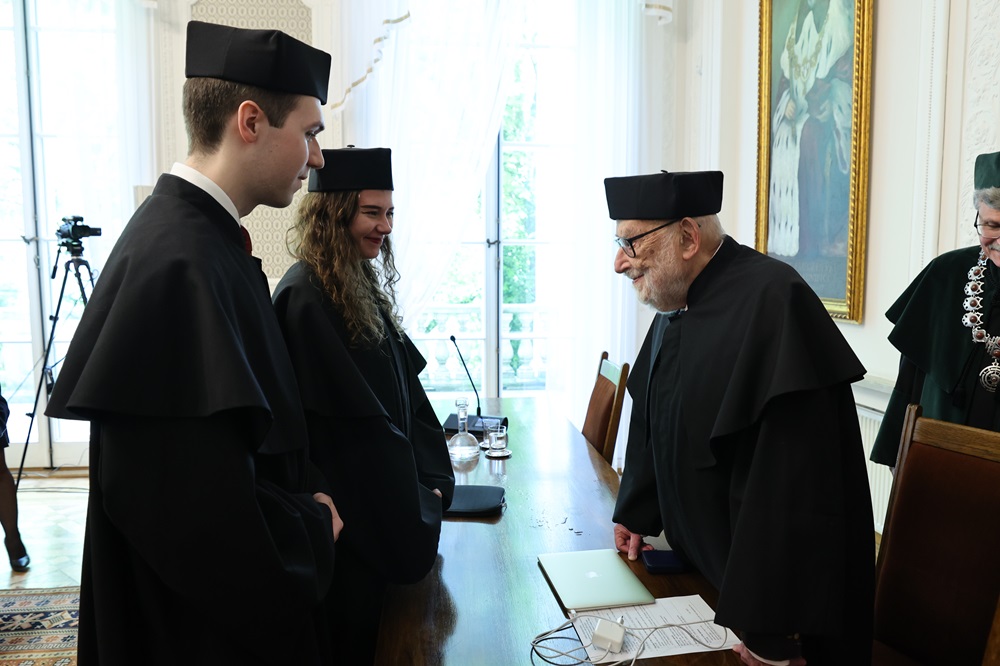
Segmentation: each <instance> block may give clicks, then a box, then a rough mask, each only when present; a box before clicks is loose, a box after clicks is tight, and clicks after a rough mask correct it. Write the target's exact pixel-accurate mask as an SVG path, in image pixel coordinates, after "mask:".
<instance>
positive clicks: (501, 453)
mask: <svg viewBox="0 0 1000 666" xmlns="http://www.w3.org/2000/svg"><path fill="white" fill-rule="evenodd" d="M486 455H487V456H488V457H490V458H507V457H509V456H510V449H508V448H507V426H505V425H500V426H497V428H496V430H491V431H490V450H489V451H487V452H486Z"/></svg>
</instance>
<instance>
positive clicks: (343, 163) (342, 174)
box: [309, 146, 392, 192]
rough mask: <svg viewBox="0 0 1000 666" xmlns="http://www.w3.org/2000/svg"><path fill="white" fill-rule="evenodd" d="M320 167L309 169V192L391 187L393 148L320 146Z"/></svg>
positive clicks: (387, 188)
mask: <svg viewBox="0 0 1000 666" xmlns="http://www.w3.org/2000/svg"><path fill="white" fill-rule="evenodd" d="M323 160H324V161H325V162H326V163H325V164H324V165H323V168H322V169H313V170H312V171H311V172H310V173H309V191H310V192H352V191H356V190H357V191H360V190H391V189H392V151H391V150H389V149H388V148H355V147H354V146H348V147H347V148H338V149H336V150H328V149H324V150H323Z"/></svg>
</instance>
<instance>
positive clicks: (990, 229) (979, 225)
mask: <svg viewBox="0 0 1000 666" xmlns="http://www.w3.org/2000/svg"><path fill="white" fill-rule="evenodd" d="M975 227H976V233H977V234H979V237H980V238H985V239H988V240H996V239H998V238H1000V222H980V221H979V213H978V212H977V213H976V223H975ZM983 232H987V233H983Z"/></svg>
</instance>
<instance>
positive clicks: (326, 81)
mask: <svg viewBox="0 0 1000 666" xmlns="http://www.w3.org/2000/svg"><path fill="white" fill-rule="evenodd" d="M330 61H331V58H330V54H329V53H326V52H325V51H320V50H319V49H317V48H313V47H312V46H309V45H308V44H306V43H305V42H300V41H299V40H297V39H295V38H294V37H291V36H289V35H286V34H285V33H283V32H281V31H280V30H245V29H243V28H233V27H230V26H228V25H217V24H215V23H204V22H202V21H191V22H189V23H188V26H187V62H186V65H185V68H184V75H185V76H186V77H187V78H189V79H191V78H195V77H206V78H212V79H223V80H224V81H233V82H235V83H245V84H247V85H251V86H257V87H258V88H266V89H267V90H276V91H278V92H285V93H292V94H295V95H308V96H310V97H316V98H318V99H319V101H320V104H326V92H327V88H328V87H329V85H330Z"/></svg>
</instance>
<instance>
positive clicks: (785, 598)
mask: <svg viewBox="0 0 1000 666" xmlns="http://www.w3.org/2000/svg"><path fill="white" fill-rule="evenodd" d="M687 305H688V309H687V310H686V311H685V312H683V313H682V314H680V315H679V316H677V317H675V318H673V319H672V320H671V318H670V317H668V316H667V315H663V314H660V315H657V317H656V318H655V319H654V322H653V325H652V326H651V328H650V331H649V333H648V335H647V336H646V340H645V342H644V343H643V345H642V348H641V349H640V351H639V355H638V357H637V358H636V361H635V364H634V365H633V370H632V373H631V375H630V376H629V381H628V390H629V393H630V395H631V396H632V400H633V407H632V416H631V422H630V426H629V440H628V450H627V454H626V461H625V469H624V473H623V475H622V480H621V488H620V490H619V494H618V503H617V505H616V507H615V514H614V520H615V521H616V522H619V523H622V524H623V525H625V526H626V527H627V528H629V529H630V530H631V531H633V532H637V533H640V534H657V533H659V532H660V530H661V529H663V530H664V531H665V532H666V537H667V539H668V541H669V542H670V544H671V545H672V546H673V547H674V549H675V550H677V551H679V552H680V553H681V554H682V555H683V556H684V557H685V558H686V559H687V560H688V561H690V562H691V563H692V564H693V565H694V566H695V567H696V568H697V569H698V570H699V571H700V572H701V573H702V574H703V575H704V576H705V577H706V578H707V579H708V580H709V581H711V583H712V584H713V585H714V586H715V587H716V588H717V589H718V591H719V600H718V606H717V612H716V620H717V621H718V622H719V623H720V624H722V625H724V626H727V627H730V628H732V629H734V630H737V631H739V632H742V633H744V634H745V635H747V636H748V637H750V636H756V637H757V638H766V637H770V636H779V637H784V636H789V635H793V634H796V633H798V634H800V635H801V636H803V637H804V645H803V649H804V652H805V657H806V659H807V660H808V663H809V664H810V666H819V665H820V664H865V663H868V659H869V658H870V653H871V622H872V605H873V590H874V553H875V549H874V536H873V534H874V527H873V520H872V509H871V499H870V494H869V489H868V480H867V474H866V470H865V460H864V453H863V450H862V445H861V434H860V429H859V427H858V419H857V412H856V410H855V404H854V400H853V395H852V393H851V388H850V382H851V381H853V380H855V379H857V378H860V376H861V375H862V374H863V373H864V368H863V367H862V365H861V363H860V362H859V361H858V359H857V358H856V357H855V355H854V354H853V353H852V352H851V350H850V348H849V347H848V345H847V343H846V342H845V341H844V339H843V337H842V336H841V334H840V332H839V331H838V330H837V328H836V326H835V325H834V323H833V322H832V320H831V319H830V316H829V315H828V314H827V312H826V310H825V309H824V308H823V305H822V303H821V302H820V300H819V299H818V298H817V297H816V295H815V294H814V293H813V291H812V290H811V289H810V288H809V287H808V285H806V284H805V282H803V281H802V279H801V278H800V277H799V276H798V274H797V273H795V271H794V270H793V269H792V268H791V267H789V266H787V265H786V264H784V263H781V262H779V261H776V260H774V259H771V258H768V257H765V256H763V255H761V254H759V253H757V252H755V251H754V250H751V249H749V248H746V247H743V246H741V245H739V244H737V243H736V242H735V241H733V240H732V239H730V238H727V239H726V240H725V242H724V243H723V245H722V247H721V248H720V249H719V251H718V252H717V253H716V255H715V257H714V258H713V259H712V260H711V261H710V262H709V264H708V265H707V266H706V267H705V269H704V270H703V271H702V272H701V274H699V276H698V277H697V278H696V279H695V281H694V282H693V284H692V285H691V288H690V290H689V293H688V303H687ZM748 643H749V641H748Z"/></svg>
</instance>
